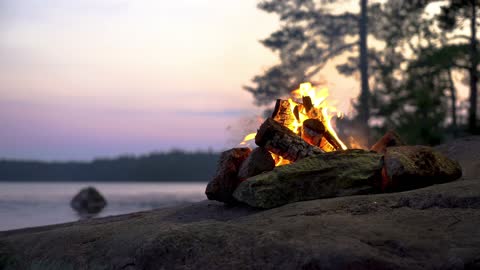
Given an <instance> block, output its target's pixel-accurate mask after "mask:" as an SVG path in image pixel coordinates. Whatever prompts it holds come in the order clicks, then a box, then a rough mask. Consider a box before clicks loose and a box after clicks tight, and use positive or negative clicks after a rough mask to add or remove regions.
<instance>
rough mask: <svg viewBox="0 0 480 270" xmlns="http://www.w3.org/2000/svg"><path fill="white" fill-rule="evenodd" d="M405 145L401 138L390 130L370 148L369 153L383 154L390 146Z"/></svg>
mask: <svg viewBox="0 0 480 270" xmlns="http://www.w3.org/2000/svg"><path fill="white" fill-rule="evenodd" d="M402 145H406V144H405V143H404V142H403V140H402V138H400V135H398V134H397V133H396V132H395V131H393V130H390V131H388V132H387V133H385V135H383V137H382V138H380V140H378V141H377V142H376V143H375V144H374V145H373V146H372V147H371V148H370V150H371V151H374V152H377V153H382V154H383V153H385V151H386V150H387V147H391V146H402Z"/></svg>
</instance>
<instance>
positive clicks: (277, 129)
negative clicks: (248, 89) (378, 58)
mask: <svg viewBox="0 0 480 270" xmlns="http://www.w3.org/2000/svg"><path fill="white" fill-rule="evenodd" d="M327 98H328V90H327V89H326V88H323V89H320V90H318V91H317V90H316V88H315V87H313V86H312V85H311V84H310V83H303V84H301V85H300V87H299V89H297V90H294V91H293V92H292V93H291V97H290V98H288V99H278V100H277V101H276V104H275V108H274V110H273V113H272V115H271V117H269V118H267V119H266V120H265V121H264V122H263V124H261V125H260V127H259V129H258V131H257V132H256V133H251V134H248V135H247V136H245V139H244V141H243V142H242V143H240V146H242V147H238V148H233V149H230V150H228V151H225V152H223V153H222V155H221V156H220V160H219V162H218V168H217V172H216V175H215V177H214V178H213V179H212V181H210V183H209V184H208V185H207V188H206V191H205V193H206V195H207V197H208V199H210V200H217V201H222V202H225V203H229V204H232V203H245V204H248V205H250V206H253V207H260V208H271V207H276V206H280V205H283V204H286V203H290V202H296V201H302V200H311V199H319V198H328V197H336V196H348V195H357V194H366V193H380V192H394V191H402V190H408V189H413V188H419V187H424V186H428V185H431V184H436V183H443V182H447V181H452V180H455V179H457V178H459V177H460V176H461V173H462V172H461V168H460V166H459V164H458V163H457V162H455V161H453V160H450V159H448V158H447V157H445V156H444V155H442V154H440V153H438V152H436V151H435V150H433V149H432V148H430V147H427V146H407V145H405V143H404V142H403V140H402V139H401V138H400V136H399V135H398V134H396V133H395V132H394V131H389V132H387V133H386V134H385V135H384V136H383V137H382V138H381V139H380V140H379V141H378V142H377V143H375V144H374V145H373V146H372V147H371V148H370V150H362V149H348V148H347V146H346V145H345V144H344V143H343V142H342V140H341V139H340V138H339V136H338V135H337V133H336V131H335V129H334V127H333V125H332V119H333V118H334V117H341V116H342V114H341V113H340V112H338V111H337V110H336V108H335V107H333V106H330V104H329V103H328V100H327ZM253 140H254V141H255V144H256V146H257V147H256V148H254V149H251V148H249V147H244V146H247V145H249V144H251V141H253Z"/></svg>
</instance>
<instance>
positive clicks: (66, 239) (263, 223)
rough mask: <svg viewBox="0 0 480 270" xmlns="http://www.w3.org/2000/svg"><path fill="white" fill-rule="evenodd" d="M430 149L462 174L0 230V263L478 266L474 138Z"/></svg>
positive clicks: (477, 148)
mask: <svg viewBox="0 0 480 270" xmlns="http://www.w3.org/2000/svg"><path fill="white" fill-rule="evenodd" d="M437 149H439V150H441V151H442V152H444V153H446V154H447V155H448V156H449V157H451V158H454V159H457V160H458V161H459V162H460V164H461V165H462V167H463V170H464V177H463V178H462V179H460V180H459V181H455V182H451V183H446V184H440V185H434V186H430V187H426V188H422V189H417V190H412V191H407V192H399V193H389V194H377V195H360V196H350V197H341V198H332V199H322V200H312V201H305V202H297V203H292V204H287V205H285V206H282V207H278V208H274V209H270V210H263V211H260V210H257V209H253V208H248V207H240V206H236V207H226V206H224V205H223V204H221V203H216V202H211V201H204V202H200V203H196V204H191V205H184V206H179V207H175V208H166V209H158V210H153V211H147V212H139V213H132V214H127V215H122V216H115V217H107V218H101V219H93V220H87V221H80V222H73V223H66V224H60V225H51V226H45V227H37V228H28V229H21V230H14V231H6V232H0V269H260V268H261V269H345V268H349V269H380V268H381V269H478V268H480V229H479V228H480V174H478V172H479V171H478V170H480V169H479V168H480V156H479V155H480V137H471V138H466V139H462V140H457V141H454V142H451V143H449V144H446V145H443V146H440V147H438V148H437Z"/></svg>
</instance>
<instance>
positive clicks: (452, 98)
mask: <svg viewBox="0 0 480 270" xmlns="http://www.w3.org/2000/svg"><path fill="white" fill-rule="evenodd" d="M447 72H448V73H447V75H448V84H449V89H450V102H451V103H452V107H451V110H452V112H451V113H452V131H453V136H454V137H457V131H458V130H457V90H456V89H455V84H454V82H453V78H452V70H451V69H448V71H447Z"/></svg>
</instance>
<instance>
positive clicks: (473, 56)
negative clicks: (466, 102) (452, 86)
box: [468, 0, 478, 133]
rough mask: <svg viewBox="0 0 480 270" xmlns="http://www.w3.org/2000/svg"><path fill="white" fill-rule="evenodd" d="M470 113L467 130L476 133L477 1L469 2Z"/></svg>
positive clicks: (471, 0)
mask: <svg viewBox="0 0 480 270" xmlns="http://www.w3.org/2000/svg"><path fill="white" fill-rule="evenodd" d="M470 3H471V7H472V10H471V12H472V13H471V18H470V60H471V66H470V71H469V72H470V111H469V114H468V129H469V131H470V132H471V133H476V132H477V94H478V93H477V82H478V57H477V26H476V23H477V7H476V4H477V1H476V0H470Z"/></svg>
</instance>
